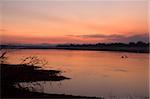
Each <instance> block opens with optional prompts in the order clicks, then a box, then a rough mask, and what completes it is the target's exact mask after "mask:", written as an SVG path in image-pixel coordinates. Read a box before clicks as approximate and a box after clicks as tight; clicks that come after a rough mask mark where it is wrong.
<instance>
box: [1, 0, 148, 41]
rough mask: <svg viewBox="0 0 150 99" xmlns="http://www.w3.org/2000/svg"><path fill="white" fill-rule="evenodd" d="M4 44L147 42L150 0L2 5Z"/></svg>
mask: <svg viewBox="0 0 150 99" xmlns="http://www.w3.org/2000/svg"><path fill="white" fill-rule="evenodd" d="M0 10H1V12H0V19H1V22H0V26H1V27H0V32H1V42H2V43H26V44H41V43H50V44H60V43H97V42H130V41H139V40H142V41H146V42H148V37H149V35H148V33H149V31H148V0H122V1H121V0H111V1H108V0H103V1H102V0H99V1H92V0H91V1H90V0H89V1H86V0H78V1H67V0H66V1H63V0H61V1H35V0H28V1H19V0H12V1H11V0H9V1H8V0H6V1H3V2H1V5H0Z"/></svg>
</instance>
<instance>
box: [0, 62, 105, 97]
mask: <svg viewBox="0 0 150 99" xmlns="http://www.w3.org/2000/svg"><path fill="white" fill-rule="evenodd" d="M39 68H40V67H38V66H28V65H22V64H20V65H14V64H0V69H1V98H52V99H58V98H61V99H103V98H98V97H88V96H74V95H66V94H57V93H56V94H47V93H43V92H31V91H29V90H28V89H25V88H24V87H22V86H19V82H36V81H62V80H69V79H70V78H68V77H65V76H62V74H60V73H61V71H58V70H43V69H39ZM14 84H18V86H19V88H17V87H15V86H14Z"/></svg>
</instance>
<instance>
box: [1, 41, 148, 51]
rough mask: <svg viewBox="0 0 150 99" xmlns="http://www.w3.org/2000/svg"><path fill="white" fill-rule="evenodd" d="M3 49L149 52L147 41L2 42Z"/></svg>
mask: <svg viewBox="0 0 150 99" xmlns="http://www.w3.org/2000/svg"><path fill="white" fill-rule="evenodd" d="M1 48H3V49H65V50H91V51H93V50H94V51H122V52H136V53H149V43H145V42H141V41H138V42H130V43H96V44H58V45H51V44H2V45H1Z"/></svg>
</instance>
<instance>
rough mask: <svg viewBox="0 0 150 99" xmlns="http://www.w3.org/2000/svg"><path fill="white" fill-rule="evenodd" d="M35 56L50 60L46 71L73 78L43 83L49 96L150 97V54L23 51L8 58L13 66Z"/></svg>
mask: <svg viewBox="0 0 150 99" xmlns="http://www.w3.org/2000/svg"><path fill="white" fill-rule="evenodd" d="M31 55H35V56H39V57H41V58H45V59H46V60H48V62H49V64H48V65H47V66H44V67H43V68H50V69H59V70H62V71H65V72H64V73H63V75H65V76H67V77H70V78H72V79H71V80H64V81H61V82H39V83H41V84H42V88H41V90H42V91H44V92H45V93H60V94H72V95H83V96H120V97H127V96H138V97H144V96H148V88H149V86H148V65H149V63H148V61H149V58H148V55H149V54H137V53H125V52H107V51H105V52H104V51H70V50H19V51H12V52H10V53H9V54H8V56H9V62H10V63H20V61H21V60H20V59H21V58H23V57H27V56H31ZM122 55H127V56H128V58H127V59H122V58H121V56H122ZM23 84H24V83H23ZM30 85H32V84H30ZM24 86H25V84H24ZM35 88H36V87H35ZM37 91H38V88H37ZM39 91H40V90H39Z"/></svg>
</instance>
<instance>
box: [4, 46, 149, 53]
mask: <svg viewBox="0 0 150 99" xmlns="http://www.w3.org/2000/svg"><path fill="white" fill-rule="evenodd" d="M3 49H4V50H5V49H16V50H19V49H40V50H42V49H43V50H45V49H47V50H51V49H55V50H77V51H80V50H81V51H110V52H111V51H112V52H129V53H150V51H149V50H150V49H148V48H146V50H145V49H142V48H140V49H139V50H137V49H136V48H134V49H132V48H121V49H120V48H116V49H110V48H78V47H71V48H69V47H68V48H67V47H50V48H48V47H45V48H40V47H39V48H3Z"/></svg>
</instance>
